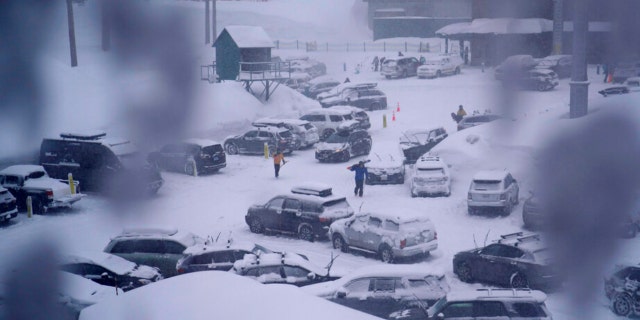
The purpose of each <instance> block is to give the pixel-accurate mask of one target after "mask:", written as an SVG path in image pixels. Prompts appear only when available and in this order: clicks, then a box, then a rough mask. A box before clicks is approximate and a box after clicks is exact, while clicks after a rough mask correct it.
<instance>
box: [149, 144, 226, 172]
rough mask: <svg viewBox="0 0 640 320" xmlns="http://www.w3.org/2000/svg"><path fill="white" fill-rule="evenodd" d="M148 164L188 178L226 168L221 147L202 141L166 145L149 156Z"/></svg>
mask: <svg viewBox="0 0 640 320" xmlns="http://www.w3.org/2000/svg"><path fill="white" fill-rule="evenodd" d="M148 159H149V162H150V163H152V164H154V165H156V166H157V167H158V168H162V169H164V170H172V171H177V172H184V173H186V174H188V175H190V176H194V175H198V174H199V173H208V172H217V171H218V170H220V169H222V168H224V167H226V166H227V157H226V155H225V153H224V150H223V149H222V145H220V144H219V143H217V142H214V141H210V140H203V139H190V140H187V141H183V142H179V143H172V144H167V145H165V146H164V147H162V149H160V150H159V151H156V152H152V153H150V154H149V157H148Z"/></svg>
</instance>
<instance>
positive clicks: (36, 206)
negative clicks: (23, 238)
mask: <svg viewBox="0 0 640 320" xmlns="http://www.w3.org/2000/svg"><path fill="white" fill-rule="evenodd" d="M32 199H33V200H32V201H31V210H33V214H44V213H45V212H46V209H45V207H44V205H43V204H42V201H41V200H40V199H38V198H32Z"/></svg>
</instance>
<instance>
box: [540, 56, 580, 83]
mask: <svg viewBox="0 0 640 320" xmlns="http://www.w3.org/2000/svg"><path fill="white" fill-rule="evenodd" d="M536 62H537V65H536V66H535V68H536V69H550V70H553V72H555V73H556V74H557V75H558V77H559V78H566V77H570V76H571V69H572V67H573V56H572V55H570V54H558V55H551V56H546V57H544V58H542V59H536Z"/></svg>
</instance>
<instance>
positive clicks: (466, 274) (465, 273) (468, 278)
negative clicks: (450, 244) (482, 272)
mask: <svg viewBox="0 0 640 320" xmlns="http://www.w3.org/2000/svg"><path fill="white" fill-rule="evenodd" d="M455 273H456V274H457V275H458V279H460V281H462V282H466V283H471V282H473V273H472V272H471V267H470V266H469V265H468V264H467V263H466V262H462V263H460V264H459V265H458V268H456V272H455Z"/></svg>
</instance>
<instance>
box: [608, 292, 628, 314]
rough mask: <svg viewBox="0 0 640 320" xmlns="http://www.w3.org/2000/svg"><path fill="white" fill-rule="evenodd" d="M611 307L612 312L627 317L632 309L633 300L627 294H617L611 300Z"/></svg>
mask: <svg viewBox="0 0 640 320" xmlns="http://www.w3.org/2000/svg"><path fill="white" fill-rule="evenodd" d="M611 309H612V310H613V313H615V314H616V315H619V316H622V317H628V316H629V315H631V311H632V310H633V302H632V301H631V298H629V296H628V295H626V294H624V293H620V294H617V295H616V296H615V298H613V301H611Z"/></svg>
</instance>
